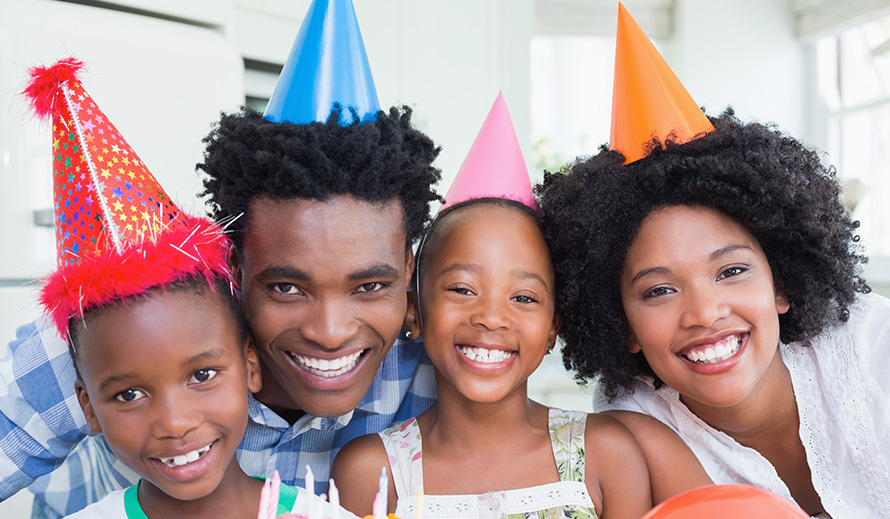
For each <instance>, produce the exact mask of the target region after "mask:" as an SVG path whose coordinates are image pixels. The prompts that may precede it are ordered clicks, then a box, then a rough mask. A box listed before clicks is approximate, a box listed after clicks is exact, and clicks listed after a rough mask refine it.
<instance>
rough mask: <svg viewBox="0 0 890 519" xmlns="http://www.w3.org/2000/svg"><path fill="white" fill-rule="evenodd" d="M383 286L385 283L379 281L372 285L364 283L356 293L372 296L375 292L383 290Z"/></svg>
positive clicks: (371, 283) (373, 282)
mask: <svg viewBox="0 0 890 519" xmlns="http://www.w3.org/2000/svg"><path fill="white" fill-rule="evenodd" d="M383 286H384V285H383V283H381V282H379V281H372V282H370V283H363V284H362V285H361V286H359V287H358V288H357V289H356V292H358V293H359V294H372V293H374V292H377V291H379V290H382V289H383Z"/></svg>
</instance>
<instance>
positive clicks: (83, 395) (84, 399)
mask: <svg viewBox="0 0 890 519" xmlns="http://www.w3.org/2000/svg"><path fill="white" fill-rule="evenodd" d="M74 392H75V393H76V394H77V403H78V404H80V408H81V410H83V415H84V416H86V418H87V425H88V426H89V427H90V432H91V433H93V434H99V433H100V432H102V426H101V425H99V419H98V418H96V413H95V411H93V404H92V403H91V402H90V394H89V393H87V388H86V386H84V385H83V381H82V380H80V379H79V378H78V379H77V380H75V381H74Z"/></svg>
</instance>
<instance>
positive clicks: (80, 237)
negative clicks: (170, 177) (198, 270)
mask: <svg viewBox="0 0 890 519" xmlns="http://www.w3.org/2000/svg"><path fill="white" fill-rule="evenodd" d="M81 68H82V63H80V62H78V61H76V60H62V61H60V62H58V63H57V64H55V65H54V66H53V67H50V68H43V67H38V68H35V69H34V71H33V72H32V80H31V84H30V85H29V87H28V89H26V94H27V93H28V92H29V90H30V91H31V92H32V93H39V94H42V97H36V98H35V97H34V96H31V99H32V104H34V103H38V104H39V103H43V104H44V106H41V107H37V106H35V111H37V113H38V115H40V114H41V112H43V113H47V112H48V114H51V115H52V147H53V161H52V163H53V199H54V211H55V218H56V225H55V227H56V250H57V253H58V260H59V265H60V266H61V265H70V264H73V263H77V262H78V261H80V258H81V256H82V255H83V254H87V253H96V252H99V251H102V250H104V249H106V248H109V247H114V248H115V249H116V250H117V251H118V252H120V251H121V250H122V248H123V246H124V244H125V243H128V242H135V241H139V240H142V239H143V238H144V235H145V234H146V233H156V232H157V231H158V230H159V229H161V228H162V227H164V226H165V225H166V224H167V223H169V222H172V221H174V220H175V218H176V215H177V214H178V213H179V210H178V209H177V208H176V206H175V205H174V204H173V202H172V201H171V200H170V197H169V196H168V195H167V193H166V192H165V191H164V189H163V188H162V187H161V185H160V184H159V183H158V181H157V180H156V179H155V178H154V176H153V175H152V174H151V173H150V172H149V171H148V169H147V168H146V166H145V163H144V162H143V161H142V159H140V158H139V156H138V155H137V154H136V152H135V151H134V150H133V148H132V147H131V146H130V145H129V144H128V143H127V141H126V140H125V139H124V138H123V136H122V135H121V133H120V132H119V131H118V130H117V128H116V127H115V126H114V124H112V123H111V121H109V120H108V118H107V117H106V115H105V113H104V112H103V111H102V110H101V109H100V108H99V106H98V105H97V104H96V103H95V101H93V99H92V97H90V95H89V94H88V93H87V92H86V91H85V90H84V88H83V85H82V84H81V82H80V81H79V79H78V77H77V74H78V72H79V71H80V69H81ZM29 95H30V94H29ZM47 105H48V106H47Z"/></svg>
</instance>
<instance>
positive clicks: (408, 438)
mask: <svg viewBox="0 0 890 519" xmlns="http://www.w3.org/2000/svg"><path fill="white" fill-rule="evenodd" d="M378 434H379V435H380V439H382V440H383V446H384V447H385V448H386V456H387V458H389V466H390V467H391V468H392V476H393V485H395V487H396V495H397V496H398V498H399V499H408V498H413V497H414V496H416V495H417V494H419V493H420V492H421V491H422V490H423V460H422V457H421V456H422V454H423V449H422V444H421V440H420V427H418V426H417V418H409V419H408V420H405V421H404V422H401V423H397V424H395V425H393V426H392V427H390V428H389V429H386V430H384V431H381V432H379V433H378Z"/></svg>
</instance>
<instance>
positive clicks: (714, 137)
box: [537, 109, 869, 398]
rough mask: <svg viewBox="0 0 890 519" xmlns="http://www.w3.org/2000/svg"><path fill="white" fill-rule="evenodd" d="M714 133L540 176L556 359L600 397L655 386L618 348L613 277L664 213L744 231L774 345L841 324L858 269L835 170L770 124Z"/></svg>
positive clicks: (622, 334) (623, 337)
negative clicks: (716, 215) (768, 283)
mask: <svg viewBox="0 0 890 519" xmlns="http://www.w3.org/2000/svg"><path fill="white" fill-rule="evenodd" d="M711 121H712V123H713V124H714V127H715V131H713V132H711V133H708V134H705V135H703V136H701V137H699V138H697V139H695V140H692V141H690V142H687V143H685V144H677V143H674V142H671V141H670V140H668V141H667V142H664V143H659V142H657V141H653V142H652V143H651V145H650V150H651V151H650V153H649V155H648V156H647V157H645V158H643V159H641V160H638V161H636V162H632V163H630V164H624V157H623V156H622V155H621V154H620V153H618V152H615V151H602V152H600V153H599V154H597V155H595V156H593V157H591V158H589V159H587V160H584V161H580V162H577V163H575V164H573V165H571V166H570V167H569V168H567V169H566V170H564V171H563V172H560V173H557V174H550V173H548V174H546V175H545V178H544V183H543V185H541V186H538V188H537V189H538V193H539V194H540V195H541V197H542V202H541V208H542V218H543V221H544V227H545V238H546V240H547V243H548V244H549V246H550V250H551V254H552V255H553V264H554V269H555V271H556V280H557V282H556V285H557V288H558V291H557V293H558V294H560V296H559V297H558V298H557V311H558V312H559V313H560V314H561V316H562V328H561V332H560V335H561V336H562V337H563V339H564V340H565V347H564V348H563V350H562V351H563V357H564V362H565V364H566V367H567V368H570V369H574V370H575V371H576V372H577V375H576V378H578V379H590V378H593V377H594V376H600V377H601V380H602V383H603V386H604V389H605V392H606V395H607V396H608V397H609V398H614V397H616V396H618V395H619V394H620V393H623V392H626V391H627V390H629V389H630V388H631V386H632V383H633V379H634V377H635V376H638V375H648V376H650V377H652V378H654V379H655V382H656V387H658V386H659V385H660V384H661V381H660V380H658V378H657V377H656V376H655V374H654V373H653V372H652V369H651V368H650V367H649V365H648V363H646V360H645V358H644V357H643V355H632V354H630V353H629V352H628V351H627V344H628V340H629V334H628V328H627V324H626V320H625V317H624V310H623V306H622V302H621V293H620V287H619V279H620V275H621V271H622V268H623V265H624V259H625V256H626V255H627V251H628V248H629V247H630V245H631V243H632V241H633V240H634V238H635V236H636V234H637V232H638V230H639V228H640V225H641V223H642V221H643V219H644V218H645V217H646V216H648V215H649V214H650V213H652V211H653V210H655V209H658V208H661V207H665V206H675V205H689V206H701V207H707V208H712V209H715V210H718V211H720V212H722V213H724V214H726V215H728V216H729V217H731V218H732V219H734V220H735V221H736V222H738V223H739V224H740V225H742V226H743V227H744V228H745V229H747V230H748V232H750V233H751V234H752V235H753V236H754V237H755V238H756V239H757V241H758V242H759V243H760V246H761V247H762V248H763V251H764V254H765V255H766V258H767V260H768V261H769V264H770V268H771V270H772V274H773V280H774V283H775V286H776V290H777V292H778V293H780V294H782V295H784V296H785V297H786V298H787V299H788V302H789V304H790V309H789V311H788V312H787V313H786V314H784V315H780V316H779V322H780V338H781V340H782V341H783V342H786V343H788V342H793V341H803V342H804V343H806V342H807V341H808V339H811V338H813V337H814V336H816V335H817V334H819V333H820V332H821V331H822V330H823V329H824V328H825V327H827V326H830V325H834V324H837V323H839V322H843V321H846V319H847V318H848V315H849V310H848V307H849V305H850V304H851V303H852V302H853V301H854V299H855V295H856V293H857V292H868V291H869V288H868V286H867V285H866V283H865V281H864V280H863V279H862V277H861V264H862V263H864V262H865V260H866V259H865V257H864V256H863V253H862V249H861V246H860V245H859V243H858V242H859V236H858V235H857V234H856V229H857V227H858V226H859V222H857V221H853V220H852V219H851V217H850V214H849V213H848V211H847V210H846V209H845V208H844V207H843V206H842V205H841V200H840V196H839V195H840V185H839V184H838V181H837V179H836V176H835V170H834V168H825V167H824V166H823V165H822V164H821V162H820V160H819V157H818V155H817V154H816V153H815V152H813V151H811V150H809V149H807V148H806V147H804V145H803V144H801V143H800V142H798V141H797V140H795V139H793V138H791V137H790V136H788V135H787V134H784V133H782V132H780V131H778V130H777V129H776V128H775V127H774V126H771V125H764V124H759V123H750V124H743V123H741V122H740V121H739V120H738V119H737V118H736V117H735V116H734V114H733V112H732V110H731V109H728V110H727V111H726V112H725V113H724V114H722V115H721V116H720V117H717V118H712V119H711Z"/></svg>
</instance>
